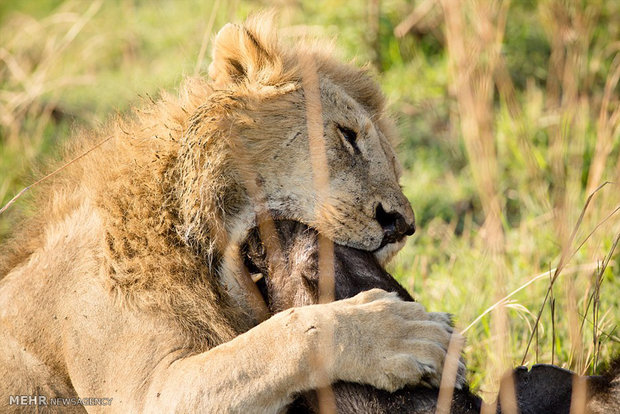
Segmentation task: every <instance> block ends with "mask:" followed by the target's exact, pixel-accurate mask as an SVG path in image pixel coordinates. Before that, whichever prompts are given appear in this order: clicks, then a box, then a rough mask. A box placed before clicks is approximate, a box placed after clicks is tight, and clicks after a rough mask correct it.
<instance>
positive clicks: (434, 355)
mask: <svg viewBox="0 0 620 414" xmlns="http://www.w3.org/2000/svg"><path fill="white" fill-rule="evenodd" d="M333 306H334V309H335V312H334V315H335V319H334V320H335V330H334V340H335V343H336V345H337V346H336V347H335V349H336V352H339V354H338V355H336V358H335V362H336V368H337V370H336V372H335V375H336V379H338V380H345V381H352V382H360V383H367V384H370V385H373V386H375V387H377V388H381V389H385V390H388V391H395V390H397V389H399V388H402V387H403V386H405V385H408V384H409V385H417V384H424V383H426V384H430V385H433V386H439V384H440V379H441V375H442V370H443V366H444V360H445V358H446V352H447V350H448V345H449V343H450V338H451V336H452V334H453V331H454V329H453V327H452V325H451V320H450V317H449V316H448V315H447V314H435V313H428V312H426V311H425V310H424V307H423V306H422V305H420V304H419V303H416V302H404V301H402V300H400V299H398V297H397V296H396V294H394V293H387V292H385V291H382V290H378V289H373V290H371V291H367V292H363V293H360V294H359V295H357V296H355V297H353V298H351V299H347V300H343V301H339V302H334V303H333ZM459 364H460V365H462V361H460V362H459ZM458 371H459V372H460V373H459V374H458V375H457V381H456V384H455V385H456V386H457V387H458V388H460V387H461V386H462V385H463V383H464V365H463V366H462V367H459V370H458Z"/></svg>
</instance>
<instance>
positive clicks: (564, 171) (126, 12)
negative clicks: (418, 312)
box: [0, 0, 620, 391]
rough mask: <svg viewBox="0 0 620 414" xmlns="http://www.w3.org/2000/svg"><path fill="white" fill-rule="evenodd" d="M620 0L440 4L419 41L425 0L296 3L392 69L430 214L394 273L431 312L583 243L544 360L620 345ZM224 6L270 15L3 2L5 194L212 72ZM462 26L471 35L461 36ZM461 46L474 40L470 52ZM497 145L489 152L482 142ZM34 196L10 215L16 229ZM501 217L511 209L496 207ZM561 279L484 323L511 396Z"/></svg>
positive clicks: (391, 84) (478, 296) (589, 364)
mask: <svg viewBox="0 0 620 414" xmlns="http://www.w3.org/2000/svg"><path fill="white" fill-rule="evenodd" d="M449 3H450V2H449V1H446V2H445V4H449ZM615 3H616V2H605V1H602V0H601V1H594V2H587V4H572V3H571V2H562V1H559V0H558V1H556V0H544V1H539V2H536V1H528V2H515V4H514V5H512V6H510V8H507V9H502V8H499V6H497V5H496V4H495V3H490V4H491V6H490V7H489V8H488V9H487V10H490V13H485V12H484V10H483V9H482V8H481V6H480V7H479V6H475V5H472V4H470V3H467V5H466V6H464V7H463V8H462V9H460V10H456V11H454V13H455V14H456V15H457V16H460V17H462V18H463V25H462V27H460V28H457V27H456V26H454V25H453V23H451V22H450V21H448V22H447V23H446V20H445V19H444V14H443V12H442V9H441V7H440V6H439V5H435V6H434V8H433V9H432V10H431V11H430V12H429V13H428V14H427V15H426V16H425V17H424V18H423V19H422V20H420V23H419V24H418V25H417V26H416V27H414V28H413V30H412V31H411V32H410V33H409V34H407V35H406V36H404V37H402V38H398V37H396V36H395V35H394V34H393V32H394V29H395V28H396V26H397V25H398V24H399V23H400V22H401V21H402V19H404V18H405V16H406V15H407V14H408V13H410V12H411V11H412V10H413V8H414V4H418V2H415V3H414V4H410V3H409V2H406V1H402V0H390V1H386V2H381V11H380V14H379V15H373V14H372V13H370V16H369V11H368V8H367V7H368V4H370V3H369V2H347V1H340V2H339V3H334V2H327V1H306V0H302V1H300V2H298V3H293V2H284V3H283V4H284V6H283V7H282V12H281V20H282V25H283V26H294V27H295V28H296V30H302V31H312V32H317V33H318V34H320V35H321V36H325V37H336V42H337V44H338V46H339V48H340V49H341V51H342V55H343V56H344V57H345V58H354V57H355V58H356V61H357V62H358V63H363V62H365V61H373V62H374V65H375V67H376V70H377V78H378V80H379V82H380V83H381V84H382V86H383V88H384V90H385V93H386V95H387V97H388V99H389V102H390V107H391V111H392V113H393V114H394V116H395V118H396V120H397V122H398V125H399V129H400V132H401V135H402V138H403V139H402V143H401V145H400V147H399V152H400V155H401V159H402V161H403V164H404V166H405V168H406V169H405V173H404V176H403V185H404V191H405V193H406V195H407V196H408V197H409V199H410V200H411V202H412V204H413V206H414V209H415V211H416V215H417V220H418V224H419V226H418V228H419V230H418V233H417V234H416V235H415V236H414V237H412V238H411V240H410V241H409V242H408V244H407V246H406V247H405V249H404V251H403V252H402V253H401V254H400V255H399V256H398V257H397V258H396V259H395V260H394V262H393V264H392V265H391V267H390V269H391V270H392V271H393V272H394V274H395V275H396V276H397V278H398V279H399V280H400V281H401V282H402V283H403V284H404V285H405V286H407V287H409V288H410V289H411V290H412V291H413V293H414V294H415V296H416V298H417V299H418V300H419V301H421V302H422V303H424V304H425V305H426V306H427V308H428V309H429V310H433V311H449V312H452V313H454V314H455V315H457V318H456V320H457V325H458V326H459V327H460V328H465V327H466V326H468V325H469V324H470V323H471V322H472V321H474V320H475V319H476V318H477V317H478V316H479V315H481V314H482V313H483V312H484V311H485V309H487V308H488V307H489V306H491V305H492V304H494V303H495V302H496V301H498V300H500V299H501V298H503V297H504V296H505V295H507V294H508V293H510V292H511V291H513V290H515V289H517V288H519V287H520V286H522V285H524V284H525V283H527V282H528V281H529V280H531V279H532V278H533V277H534V276H536V275H538V274H541V273H543V272H546V271H548V270H549V269H551V268H555V267H556V266H558V264H559V263H560V257H561V255H562V252H563V251H570V252H572V251H573V250H576V253H575V254H574V256H572V257H571V259H570V260H569V261H568V262H567V263H566V267H565V269H564V271H563V272H562V273H561V274H560V276H559V277H558V279H557V282H556V283H555V285H554V287H553V298H554V305H555V306H554V309H555V311H554V318H553V321H552V317H551V307H550V304H549V303H547V304H546V306H545V308H544V311H543V313H542V318H541V321H540V325H539V330H538V335H537V340H535V341H533V345H532V348H531V350H530V352H529V354H528V357H527V358H526V363H534V362H552V361H553V362H555V363H557V364H559V365H562V366H565V367H568V368H571V369H575V370H577V371H579V372H595V371H596V370H597V369H598V368H599V366H598V365H597V366H593V365H594V357H593V355H594V354H595V353H596V354H597V355H599V356H598V361H601V360H603V361H604V360H607V359H609V358H610V357H611V356H612V355H613V354H617V353H618V352H619V351H620V346H619V334H618V333H617V329H616V325H617V321H618V316H620V303H619V302H620V299H619V298H620V278H619V277H618V275H619V273H620V264H619V263H618V257H619V256H618V252H617V251H616V253H615V254H614V255H613V256H612V260H611V261H610V263H609V266H608V267H607V269H606V270H605V271H604V272H602V276H601V277H602V285H601V289H600V298H599V299H600V308H599V309H600V315H599V317H598V322H597V329H598V330H597V331H596V335H597V336H600V338H601V339H600V342H601V345H600V349H598V350H596V351H595V350H594V345H593V344H594V341H593V326H592V319H593V314H592V306H590V307H588V303H589V300H590V298H591V297H592V296H593V295H594V292H595V289H594V286H595V284H594V280H595V279H596V277H597V274H598V271H597V269H596V266H597V263H600V261H601V260H602V259H603V258H604V257H605V256H606V255H607V254H608V252H609V251H610V249H611V247H612V243H613V240H614V238H615V237H616V235H617V234H619V233H620V219H619V217H618V214H614V215H612V216H611V217H610V218H608V219H606V217H608V215H609V214H610V213H612V212H613V211H614V209H616V208H617V207H618V206H619V205H620V191H619V188H618V184H617V183H619V182H620V170H619V169H618V167H617V165H618V164H619V161H620V160H619V153H620V116H619V115H618V113H619V112H620V109H619V108H620V103H619V101H618V96H619V93H618V92H619V87H618V82H617V79H615V78H614V73H615V71H617V70H618V67H619V58H618V48H617V42H616V44H614V43H613V39H618V38H619V37H620V23H619V21H618V19H617V18H615V19H614V16H618V15H619V14H620V6H619V5H617V4H615ZM216 4H217V5H218V8H217V10H216V12H215V20H214V25H213V26H214V30H216V29H217V28H218V27H221V26H222V25H223V24H224V23H225V22H227V21H231V20H234V21H240V20H242V19H243V18H244V17H245V16H247V15H248V14H249V13H250V12H251V11H253V10H257V9H259V4H258V3H255V2H248V1H245V0H244V1H238V2H231V3H226V2H221V1H220V2H215V1H213V2H192V1H175V2H168V1H156V2H149V3H148V4H147V3H142V2H134V1H130V0H117V1H109V2H108V1H106V2H102V3H95V5H94V6H92V5H91V3H89V2H70V3H63V2H59V1H41V2H13V3H6V4H4V3H3V5H2V6H1V7H0V22H1V23H0V24H1V26H0V39H2V40H0V50H2V52H3V53H2V56H0V93H1V94H0V113H1V114H2V118H0V201H1V202H2V204H4V203H6V202H7V201H8V200H9V199H10V198H11V197H12V196H13V195H14V194H15V193H16V192H17V191H19V189H21V188H22V187H23V186H25V185H27V184H28V183H31V182H32V181H33V180H34V178H36V177H39V176H40V175H39V174H38V173H34V176H33V175H31V174H30V173H29V171H30V168H31V167H32V165H36V164H39V165H42V166H43V167H42V168H41V169H42V170H43V171H46V169H45V159H46V158H47V157H50V156H53V154H54V152H55V151H56V150H57V149H58V148H59V146H60V144H61V143H62V141H63V140H65V139H67V137H69V136H70V135H71V131H72V130H73V129H75V127H76V126H96V125H98V124H100V123H102V122H104V121H105V119H106V118H107V117H108V116H110V115H112V114H114V113H115V112H122V111H125V110H126V109H127V108H128V107H129V106H130V105H131V104H133V103H136V102H138V101H139V98H138V97H139V96H144V95H156V94H157V93H158V91H159V90H160V89H168V90H170V89H174V88H175V86H176V85H177V84H178V83H179V82H180V80H181V79H182V78H183V76H185V75H190V74H193V73H194V72H195V71H196V70H199V71H201V72H203V73H204V71H205V69H206V67H207V65H208V56H209V53H208V52H209V51H208V50H207V53H206V54H205V56H206V57H205V59H203V60H202V61H198V56H199V51H200V49H201V45H202V43H203V39H204V38H205V31H206V30H207V28H208V22H209V19H210V17H211V13H212V10H213V9H214V6H215V5H216ZM476 7H478V8H476ZM89 10H90V11H89ZM24 13H25V14H24ZM89 13H90V14H92V16H89ZM373 20H374V21H375V22H376V25H374V24H373V23H372V21H373ZM502 21H505V22H506V25H505V27H504V26H503V25H502V24H501V22H502ZM482 23H488V24H487V25H485V24H482ZM373 27H376V28H377V31H376V38H375V39H373V29H372V28H373ZM446 28H448V29H450V30H456V29H458V30H460V32H458V33H457V34H458V35H457V36H453V37H450V35H449V33H451V32H450V31H448V32H446ZM484 28H486V29H485V30H489V32H484V31H483V30H482V29H484ZM78 29H79V30H78ZM71 33H73V34H75V36H73V37H68V34H71ZM369 33H370V35H369ZM489 33H490V34H491V35H492V36H491V37H485V36H487V35H488V34H489ZM558 33H564V34H565V36H560V35H558ZM208 35H209V34H208V33H207V36H208ZM207 38H208V37H207ZM460 41H462V42H463V44H464V46H465V51H466V52H467V53H465V55H464V56H460V57H459V54H458V49H456V48H455V47H456V46H458V42H460ZM614 45H615V46H614ZM614 59H615V60H614ZM15 65H17V66H15ZM15 67H18V69H19V70H18V71H17V72H16V71H15ZM457 82H461V83H458V86H457ZM485 82H486V83H485ZM486 84H489V85H491V87H490V88H489V89H484V85H486ZM606 85H607V86H606ZM467 90H471V91H472V93H473V100H472V101H468V100H467V99H468V96H467V95H466V92H467ZM606 90H607V96H608V97H609V99H606V98H605V96H606ZM471 102H473V105H474V107H475V108H476V109H477V110H476V111H473V110H471V109H472V106H471V105H472V103H471ZM601 114H603V115H601ZM55 115H60V116H56V117H55ZM472 125H473V126H475V127H476V128H477V129H472ZM474 131H480V133H474ZM489 144H490V146H489V147H490V148H491V151H490V152H489V153H488V154H486V155H485V156H481V154H482V153H481V152H480V151H479V150H477V148H480V145H483V146H484V145H489ZM489 168H490V169H491V170H490V171H495V173H494V175H493V177H491V179H490V180H488V179H487V178H485V177H486V175H485V174H486V173H485V171H489ZM487 175H488V174H487ZM604 181H612V182H614V183H615V184H614V183H612V184H609V185H607V186H606V187H604V188H603V189H602V190H600V191H599V192H598V193H597V194H596V196H595V197H594V198H593V200H592V202H591V204H590V205H589V207H588V209H587V211H586V212H585V215H584V218H583V220H582V221H581V223H580V225H579V226H577V223H578V220H579V215H580V213H581V211H582V209H583V207H584V205H585V203H586V199H587V197H588V195H589V194H590V193H591V192H592V190H593V189H594V188H596V187H597V186H598V184H600V183H602V182H604ZM22 202H23V201H22V200H20V201H18V202H17V204H16V205H15V206H14V208H12V209H11V210H9V211H8V212H7V213H5V214H4V215H2V216H0V239H2V238H3V237H6V235H7V234H8V232H9V231H10V229H11V226H12V223H14V218H15V212H16V211H17V210H19V207H20V204H21V203H22ZM493 209H496V210H493ZM490 211H499V214H498V215H497V216H496V217H495V219H493V218H489V217H490V216H488V212H490ZM604 220H606V221H604ZM603 221H604V223H603V224H601V225H600V226H599V227H598V228H597V225H599V223H602V222H603ZM576 227H577V232H576V236H575V238H574V240H573V241H572V243H569V241H570V234H571V232H572V230H573V229H574V228H576ZM595 229H596V231H595V232H594V234H593V235H592V236H591V237H589V238H588V235H589V234H590V232H592V231H593V230H595ZM586 238H587V241H586V242H585V243H584V244H583V245H582V246H581V247H579V245H580V244H581V243H582V241H584V240H586ZM577 247H579V248H578V249H577ZM580 266H581V267H580ZM584 266H585V267H588V266H589V267H588V269H589V270H584ZM579 269H581V270H579ZM548 288H549V279H548V278H543V279H541V280H538V281H536V282H534V283H532V284H531V285H529V286H528V287H526V288H525V289H523V290H521V291H520V292H518V293H517V294H516V295H515V296H513V297H511V302H509V303H508V304H507V306H506V307H499V308H498V309H497V310H495V311H494V312H491V313H490V314H489V315H487V316H485V317H483V318H481V319H480V320H479V321H478V322H477V323H476V324H475V325H474V326H472V327H471V329H469V330H468V331H467V339H468V342H467V346H466V348H465V355H466V358H467V361H468V365H469V368H470V371H471V372H470V380H471V382H472V384H473V386H474V387H475V388H478V389H480V390H482V391H491V390H493V389H494V387H495V386H496V385H497V375H498V372H500V371H501V369H502V368H505V367H506V366H511V365H516V364H519V363H521V360H522V358H523V355H524V349H525V345H526V343H527V341H528V339H529V337H530V335H531V334H532V329H533V324H534V320H535V318H536V315H537V314H538V312H539V309H540V308H541V306H542V304H543V300H544V297H545V294H546V292H547V290H548ZM504 313H505V316H506V317H507V322H501V321H502V319H501V318H502V315H503V314H504ZM582 321H583V329H580V326H581V324H582ZM552 327H553V329H552ZM552 331H553V332H552Z"/></svg>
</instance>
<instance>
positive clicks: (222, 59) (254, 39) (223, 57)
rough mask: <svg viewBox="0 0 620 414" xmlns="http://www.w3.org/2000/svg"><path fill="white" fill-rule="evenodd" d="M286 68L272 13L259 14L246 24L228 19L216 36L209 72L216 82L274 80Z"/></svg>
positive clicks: (221, 85)
mask: <svg viewBox="0 0 620 414" xmlns="http://www.w3.org/2000/svg"><path fill="white" fill-rule="evenodd" d="M282 69H283V65H282V57H281V55H280V51H279V49H278V44H277V38H276V34H275V30H274V29H273V18H272V17H270V16H264V15H258V16H255V17H254V18H250V19H248V21H247V22H246V23H245V24H244V25H237V24H231V23H228V24H227V25H226V26H224V27H223V28H222V29H221V30H220V31H219V33H218V34H217V36H216V37H215V41H214V47H213V61H212V62H211V65H210V66H209V76H210V77H211V78H212V79H213V80H214V82H215V84H216V86H219V87H226V86H227V85H229V84H231V83H243V82H258V83H261V84H273V82H274V81H276V78H277V77H278V76H279V75H280V74H281V73H282Z"/></svg>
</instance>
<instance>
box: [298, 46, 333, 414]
mask: <svg viewBox="0 0 620 414" xmlns="http://www.w3.org/2000/svg"><path fill="white" fill-rule="evenodd" d="M300 60H301V65H302V87H303V89H304V97H305V104H306V125H307V128H308V145H309V148H310V163H311V166H312V175H313V178H312V182H313V187H314V193H315V194H316V200H317V201H316V204H315V212H317V211H320V210H321V209H320V204H321V203H323V202H324V200H325V199H326V197H327V194H328V191H329V164H328V162H327V148H326V145H325V138H324V136H323V110H322V107H321V95H320V93H321V92H320V85H319V78H318V73H317V70H316V67H315V65H314V61H312V59H311V57H310V56H307V55H303V57H301V59H300ZM318 243H319V303H326V302H332V301H333V300H334V289H335V288H334V283H335V279H334V246H333V242H332V241H331V240H329V239H327V238H326V237H319V238H318ZM328 326H329V325H328ZM321 335H322V337H321V341H322V343H323V344H324V348H323V349H324V350H331V349H332V348H333V331H331V330H330V329H326V330H325V331H321ZM325 358H326V357H325V356H324V355H322V354H317V355H316V358H315V359H314V361H315V364H316V367H317V368H318V372H323V375H324V377H325V381H324V382H325V383H326V384H329V380H328V378H327V376H326V374H325V363H324V360H325ZM317 396H318V401H319V411H320V412H321V413H323V414H325V413H335V412H336V400H335V397H334V393H333V390H332V388H331V386H329V385H327V386H325V387H321V388H319V389H318V390H317Z"/></svg>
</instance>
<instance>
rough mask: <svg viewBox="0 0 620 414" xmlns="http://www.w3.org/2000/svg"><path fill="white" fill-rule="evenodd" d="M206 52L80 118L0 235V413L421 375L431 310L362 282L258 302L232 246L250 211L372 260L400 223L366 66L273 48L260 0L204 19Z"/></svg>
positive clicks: (442, 347) (223, 398) (402, 206)
mask: <svg viewBox="0 0 620 414" xmlns="http://www.w3.org/2000/svg"><path fill="white" fill-rule="evenodd" d="M213 49H214V52H213V61H212V63H211V65H210V67H209V79H202V78H198V79H196V78H194V79H189V80H187V81H186V82H185V84H184V86H183V87H182V88H181V90H180V93H179V96H178V97H175V96H171V95H170V94H166V93H164V94H163V95H162V97H161V98H160V99H158V100H157V101H153V102H151V103H146V104H144V105H143V106H142V107H141V108H139V109H137V110H136V111H135V113H134V114H133V115H131V116H127V117H117V118H116V119H113V120H111V121H110V122H109V124H108V125H107V126H105V127H103V128H101V129H100V130H99V131H97V132H91V133H87V132H84V133H81V134H80V137H79V138H76V139H75V140H74V141H73V143H72V144H71V147H70V148H69V149H68V150H67V154H66V157H65V159H67V160H71V159H74V158H75V156H76V154H82V153H83V152H84V151H85V150H86V149H89V148H92V147H93V145H94V143H100V146H99V147H98V148H96V150H93V151H92V153H90V154H89V155H87V156H84V157H83V158H81V159H79V160H78V161H76V162H73V163H70V165H69V166H68V167H66V168H64V169H63V170H62V172H61V173H60V174H58V175H57V176H56V177H55V178H54V179H53V180H50V181H48V183H47V186H46V187H45V188H43V189H41V190H40V191H39V195H38V196H37V197H38V198H37V200H36V202H35V203H34V205H36V206H37V207H36V208H35V210H34V212H33V214H31V216H32V218H29V219H27V220H26V221H24V222H23V223H22V224H21V225H20V226H19V227H20V228H21V230H19V231H18V232H16V234H15V236H14V237H13V239H12V241H11V242H10V243H8V244H6V245H5V246H4V247H3V253H2V256H0V257H2V263H0V278H2V279H1V280H0V324H1V326H2V329H1V330H0V343H2V349H1V351H0V384H1V386H0V406H1V407H2V411H3V412H4V411H10V410H20V409H21V408H24V407H23V406H22V405H20V404H22V403H24V401H25V402H26V403H28V402H29V401H31V399H30V397H33V398H34V399H35V400H36V401H37V404H43V403H46V402H47V408H49V409H51V410H58V411H63V412H64V411H66V410H67V409H71V408H72V409H75V410H76V411H81V410H83V409H84V408H86V409H87V410H88V411H103V410H106V411H110V410H111V411H114V412H145V411H146V412H153V411H156V412H160V411H164V412H169V411H181V412H187V411H200V412H244V411H245V412H248V411H249V412H256V413H258V412H265V413H275V412H280V411H282V410H283V409H285V408H286V407H287V406H288V405H289V404H290V403H291V402H292V401H294V399H295V398H296V396H297V395H299V394H300V393H303V392H305V391H308V390H312V389H318V388H321V387H325V386H328V385H329V384H332V383H335V382H338V381H349V382H356V383H361V384H368V385H370V386H373V387H376V388H379V389H383V390H388V391H393V390H396V389H399V388H402V387H403V386H405V385H407V384H410V385H415V384H420V383H429V384H434V385H437V384H439V380H440V376H441V371H442V365H443V360H444V358H445V354H446V349H447V346H448V342H449V340H450V337H451V333H452V328H451V327H450V324H449V322H448V321H447V318H446V317H445V315H440V314H434V313H428V312H426V311H425V310H424V308H423V307H422V306H421V305H420V304H417V303H413V302H405V301H402V300H400V299H399V298H397V297H396V296H395V295H393V294H389V293H387V292H385V291H381V290H372V291H368V292H362V293H360V294H358V295H356V296H354V297H353V298H348V299H346V300H340V301H334V302H328V303H321V304H314V305H311V306H304V307H294V308H292V309H288V310H286V311H283V312H279V313H277V314H275V315H266V316H270V317H269V318H266V316H265V315H261V314H260V312H258V311H257V308H256V306H255V303H254V302H253V300H252V295H251V294H250V293H248V292H249V291H248V289H247V284H244V283H245V282H244V281H247V279H244V276H245V275H247V272H248V269H247V268H246V267H245V264H244V263H245V259H244V257H242V256H243V254H242V252H243V249H241V248H240V246H242V245H243V243H244V240H246V238H247V237H248V235H249V234H250V232H251V231H252V229H254V228H256V226H257V224H258V219H257V218H258V217H264V216H265V214H268V215H270V216H272V217H274V218H278V219H291V220H295V221H297V222H300V223H303V224H305V225H307V226H309V227H311V228H313V229H316V231H318V232H319V233H320V234H321V235H322V237H325V238H326V239H328V240H331V241H332V242H334V243H336V244H337V245H343V246H349V247H352V248H357V249H361V250H364V251H369V252H373V254H374V255H375V257H377V258H378V260H381V262H382V263H385V262H386V261H387V260H388V259H389V258H390V257H391V256H393V254H394V253H395V252H396V251H398V249H399V248H400V247H401V246H402V245H403V243H404V240H405V238H406V237H407V236H408V235H410V234H412V233H413V231H414V230H415V222H414V214H413V210H412V208H411V206H410V204H409V202H408V200H407V199H406V197H405V196H404V195H403V193H402V191H401V189H400V187H399V184H398V179H399V174H400V170H399V165H398V161H397V158H396V155H395V152H394V147H393V144H392V142H393V136H394V132H393V127H392V126H391V123H390V121H389V117H388V116H387V114H386V110H385V104H384V99H383V97H382V94H381V91H380V89H379V88H378V86H377V84H376V82H375V81H374V80H373V79H372V77H371V76H370V75H369V74H368V73H367V71H366V70H365V69H359V68H356V67H354V66H352V65H348V64H343V63H340V62H338V61H337V60H335V59H334V58H333V56H332V54H331V53H330V52H328V51H326V50H324V49H323V48H322V46H320V45H315V44H311V43H304V42H301V41H300V43H298V44H293V45H289V46H286V45H283V44H282V42H280V41H279V40H278V38H277V34H276V31H275V30H274V28H273V23H272V19H271V18H269V17H268V16H265V15H259V16H255V17H253V18H250V19H248V20H247V21H246V22H245V23H244V24H243V25H234V24H228V25H226V26H224V27H223V28H222V29H221V31H220V32H219V33H218V34H217V36H216V38H215V41H214V46H213ZM308 65H311V66H312V67H314V68H315V69H316V71H315V75H316V78H317V80H318V81H317V82H316V83H315V84H314V87H315V89H314V92H313V91H311V90H308V89H307V88H304V87H303V85H304V80H306V81H307V79H308V78H307V77H306V78H304V76H305V75H304V73H306V72H307V69H308V67H309V66H308ZM307 84H308V83H307V82H306V85H307ZM310 93H315V95H313V96H318V103H319V105H320V107H321V109H322V111H321V112H320V113H321V114H322V128H320V129H321V130H322V136H319V140H320V143H322V145H324V147H325V153H324V154H325V157H326V170H327V171H323V172H322V173H325V172H327V173H328V175H327V181H326V182H325V184H326V186H325V187H324V188H323V189H322V190H321V191H317V189H316V188H315V187H314V185H315V183H314V182H313V179H314V175H316V172H314V171H313V170H312V168H311V163H310V162H308V160H310V159H311V155H312V154H311V150H312V149H313V148H312V147H311V146H310V138H309V132H308V131H309V128H308V125H307V124H308V123H310V122H309V118H308V115H307V114H308V112H307V111H308V110H309V104H308V102H309V99H310ZM313 107H314V108H315V109H316V102H315V103H314V106H313ZM319 123H320V122H319ZM319 126H321V125H319ZM252 286H253V285H252ZM324 338H329V341H325V340H323V339H324ZM317 356H320V358H318V357H317ZM317 361H318V362H317ZM459 381H461V380H459ZM461 382H462V381H461ZM19 396H22V397H23V396H26V398H25V399H23V398H18V397H19ZM39 397H43V400H41V398H39ZM56 398H65V399H73V401H78V400H76V399H78V398H79V399H85V400H79V401H78V403H76V404H75V405H70V406H66V405H64V406H63V405H62V404H64V403H63V402H62V401H63V400H57V399H56ZM88 398H93V399H99V400H89V399H88ZM41 401H43V403H41ZM59 401H60V402H59ZM80 401H81V403H80ZM84 401H86V402H84ZM89 401H95V404H99V403H97V401H99V402H101V401H104V402H105V404H106V405H105V406H104V405H88V404H89ZM50 402H51V403H50ZM55 404H60V405H55ZM84 404H85V405H84Z"/></svg>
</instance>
